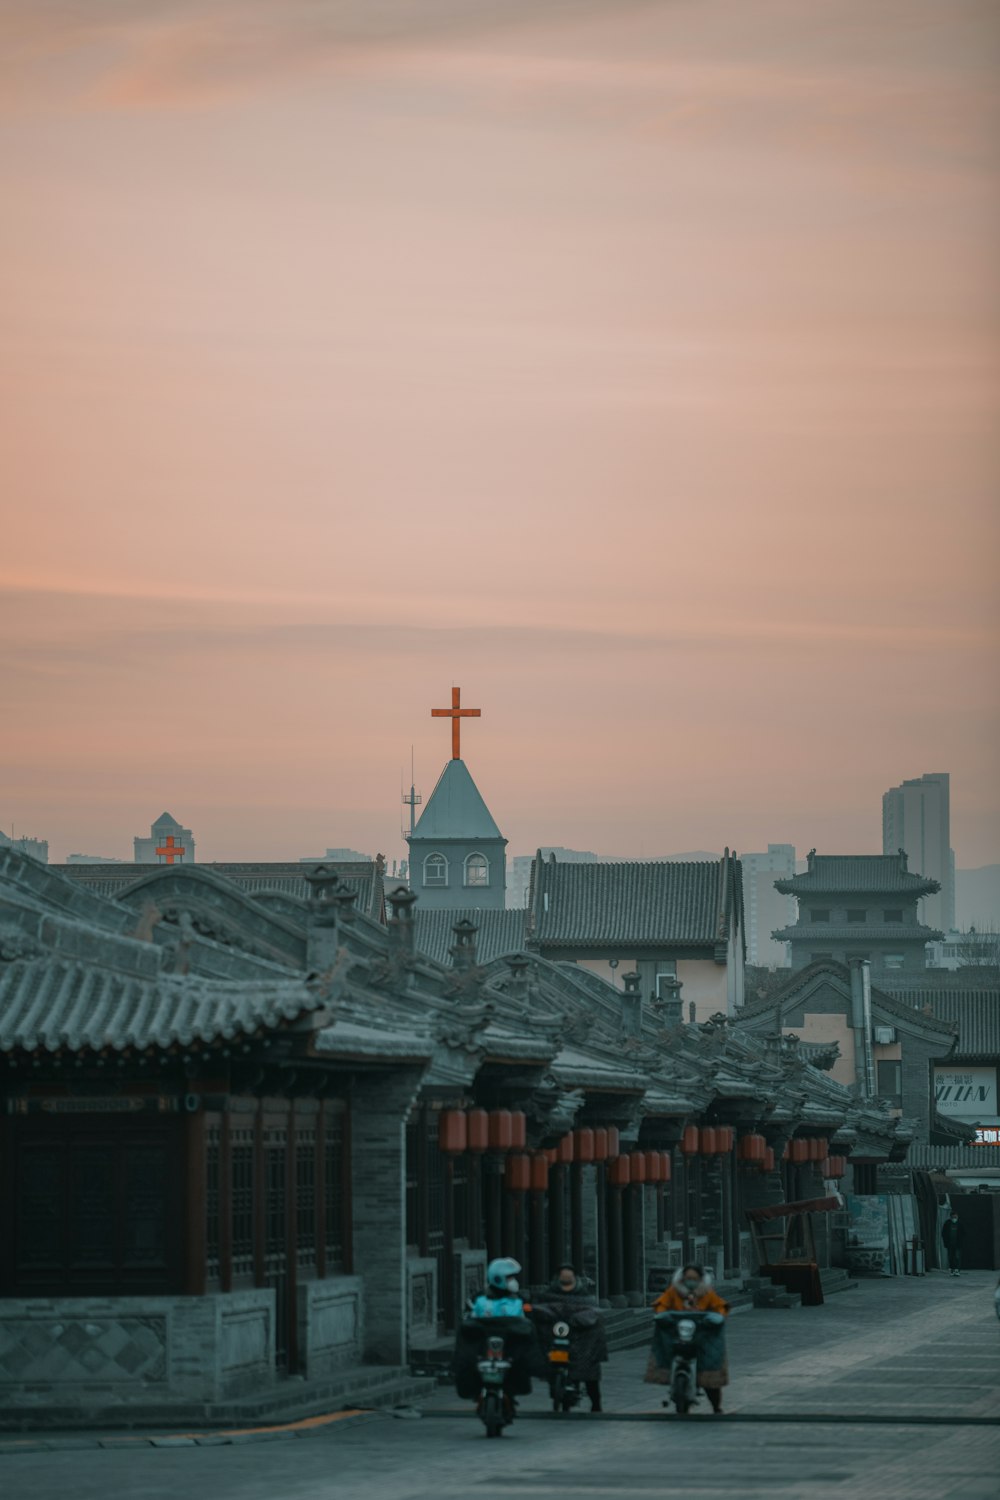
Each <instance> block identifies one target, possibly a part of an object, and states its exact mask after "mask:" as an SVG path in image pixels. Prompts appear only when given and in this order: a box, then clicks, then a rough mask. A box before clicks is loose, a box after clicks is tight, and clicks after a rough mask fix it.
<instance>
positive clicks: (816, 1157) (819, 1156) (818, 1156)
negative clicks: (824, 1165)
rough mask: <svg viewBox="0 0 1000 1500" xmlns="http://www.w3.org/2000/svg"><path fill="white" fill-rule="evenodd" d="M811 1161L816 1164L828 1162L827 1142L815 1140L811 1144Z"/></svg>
mask: <svg viewBox="0 0 1000 1500" xmlns="http://www.w3.org/2000/svg"><path fill="white" fill-rule="evenodd" d="M809 1160H810V1161H815V1162H821V1161H825V1160H826V1141H821V1140H814V1141H810V1142H809Z"/></svg>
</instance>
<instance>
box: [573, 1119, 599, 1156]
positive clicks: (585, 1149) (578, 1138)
mask: <svg viewBox="0 0 1000 1500" xmlns="http://www.w3.org/2000/svg"><path fill="white" fill-rule="evenodd" d="M573 1151H574V1153H575V1155H576V1159H577V1161H593V1160H594V1132H593V1131H592V1130H589V1129H587V1128H586V1127H585V1128H584V1129H583V1130H574V1132H573Z"/></svg>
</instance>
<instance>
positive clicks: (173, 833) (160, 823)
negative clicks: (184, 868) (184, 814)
mask: <svg viewBox="0 0 1000 1500" xmlns="http://www.w3.org/2000/svg"><path fill="white" fill-rule="evenodd" d="M134 844H135V862H136V864H137V865H193V864H194V834H193V833H192V832H191V830H190V828H182V827H181V825H180V824H179V823H178V821H177V819H176V818H172V817H171V816H170V814H169V813H168V812H165V813H161V814H160V816H159V817H158V818H157V820H156V822H155V823H154V824H153V826H152V828H151V829H150V836H149V838H148V839H142V838H137V839H135V840H134Z"/></svg>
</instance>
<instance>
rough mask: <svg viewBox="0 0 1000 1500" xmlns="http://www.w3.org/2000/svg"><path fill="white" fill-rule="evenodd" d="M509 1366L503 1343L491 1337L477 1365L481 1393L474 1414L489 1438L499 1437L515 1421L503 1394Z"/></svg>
mask: <svg viewBox="0 0 1000 1500" xmlns="http://www.w3.org/2000/svg"><path fill="white" fill-rule="evenodd" d="M510 1367H511V1362H510V1360H509V1359H507V1358H506V1357H505V1354H504V1343H503V1339H502V1337H501V1336H500V1334H498V1333H491V1334H490V1335H489V1337H488V1338H487V1340H486V1348H485V1350H484V1351H483V1353H482V1355H481V1356H480V1358H479V1359H478V1360H477V1361H476V1368H477V1370H478V1371H479V1379H480V1384H481V1387H482V1389H481V1390H480V1392H479V1401H478V1403H477V1405H476V1411H477V1412H478V1413H479V1417H480V1420H481V1421H482V1424H483V1426H484V1427H485V1428H486V1436H487V1437H488V1438H492V1437H501V1436H502V1435H503V1430H504V1428H505V1427H506V1426H507V1424H508V1423H509V1422H513V1420H514V1402H513V1400H512V1399H511V1397H510V1396H508V1395H507V1393H506V1391H505V1390H504V1384H505V1382H506V1379H507V1374H508V1372H509V1370H510Z"/></svg>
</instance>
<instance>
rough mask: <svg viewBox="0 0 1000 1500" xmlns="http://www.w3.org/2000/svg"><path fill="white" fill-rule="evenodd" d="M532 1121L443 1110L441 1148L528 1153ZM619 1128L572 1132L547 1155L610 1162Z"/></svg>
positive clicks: (512, 1112) (511, 1113) (515, 1112)
mask: <svg viewBox="0 0 1000 1500" xmlns="http://www.w3.org/2000/svg"><path fill="white" fill-rule="evenodd" d="M527 1127H528V1121H527V1116H526V1115H525V1113H524V1111H523V1110H520V1109H491V1110H485V1109H443V1110H442V1111H441V1114H440V1116H439V1119H438V1146H439V1147H440V1149H441V1150H442V1151H446V1152H447V1153H448V1154H449V1155H461V1153H462V1152H464V1151H471V1152H473V1153H474V1154H482V1153H483V1152H486V1151H498V1152H508V1151H524V1150H525V1148H526V1146H527V1143H528V1139H527V1136H528V1130H527ZM620 1149H621V1147H620V1139H619V1134H618V1128H617V1126H615V1125H608V1126H606V1127H605V1126H598V1127H595V1128H594V1129H593V1130H591V1129H590V1128H589V1127H588V1128H585V1129H583V1130H570V1131H567V1133H566V1134H565V1135H564V1136H563V1138H562V1140H561V1141H560V1142H559V1144H558V1146H553V1147H552V1149H551V1150H550V1151H548V1152H546V1153H544V1154H545V1156H546V1157H547V1159H548V1161H549V1162H550V1163H551V1164H552V1165H555V1164H556V1163H557V1162H559V1163H562V1164H567V1165H568V1164H569V1163H570V1162H574V1161H578V1162H598V1161H609V1160H611V1159H612V1158H614V1157H616V1156H618V1154H619V1151H620Z"/></svg>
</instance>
